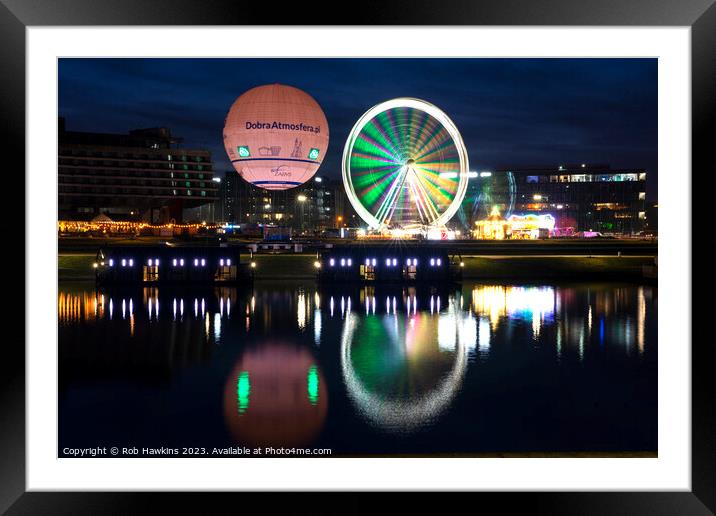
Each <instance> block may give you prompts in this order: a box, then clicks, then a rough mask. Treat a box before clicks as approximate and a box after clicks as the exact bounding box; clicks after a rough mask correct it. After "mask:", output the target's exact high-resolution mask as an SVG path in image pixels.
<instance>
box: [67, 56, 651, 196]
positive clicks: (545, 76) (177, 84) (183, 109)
mask: <svg viewBox="0 0 716 516" xmlns="http://www.w3.org/2000/svg"><path fill="white" fill-rule="evenodd" d="M275 82H279V83H282V84H288V85H291V86H295V87H297V88H300V89H302V90H305V91H306V92H307V93H309V94H310V95H311V96H313V97H314V98H315V99H316V100H317V101H318V103H319V104H320V105H321V107H322V108H323V111H324V112H325V114H326V118H327V119H328V125H329V130H330V143H329V147H328V152H327V154H326V157H325V159H324V161H323V164H322V165H321V168H320V169H319V171H318V174H319V175H324V176H330V177H333V178H339V177H340V159H341V154H342V152H343V145H344V144H345V141H346V138H347V136H348V132H349V131H350V129H351V128H352V127H353V124H354V123H355V122H356V120H357V119H358V118H359V117H360V115H362V114H363V113H364V112H365V111H366V110H367V109H369V108H370V107H372V106H374V105H375V104H378V103H379V102H382V101H384V100H388V99H390V98H394V97H417V98H421V99H423V100H426V101H428V102H431V103H433V104H435V105H437V106H438V107H439V108H441V109H442V110H443V111H445V112H446V113H447V115H448V116H449V117H450V118H452V120H453V121H454V122H455V124H456V125H457V127H458V129H459V130H460V133H461V134H462V137H463V140H464V141H465V145H466V147H467V150H468V155H469V159H470V169H471V170H493V169H503V168H520V167H531V166H555V167H556V166H557V165H559V164H567V163H604V164H610V165H611V166H612V168H632V167H633V168H643V169H645V170H646V171H647V173H648V174H647V178H648V182H647V187H648V188H647V197H648V198H649V199H650V200H656V198H657V190H656V185H657V181H656V179H657V173H658V170H657V164H658V163H657V60H656V59H60V60H59V115H60V116H64V117H65V118H66V123H67V129H68V130H74V131H98V132H118V133H126V132H127V131H129V130H130V129H138V128H145V127H158V126H165V127H169V128H170V129H171V130H172V134H174V135H175V136H180V137H183V138H184V145H185V146H186V147H199V148H208V149H209V150H210V151H211V153H212V157H213V159H214V162H215V164H216V170H217V171H218V175H223V172H224V171H227V170H232V168H231V164H230V163H229V161H228V159H227V157H226V153H225V151H224V147H223V137H222V130H223V125H224V118H225V116H226V113H227V111H228V110H229V107H230V106H231V104H232V103H233V102H234V100H235V99H236V98H237V97H238V96H239V95H241V94H242V93H243V92H244V91H246V90H248V89H249V88H252V87H254V86H259V85H261V84H267V83H275Z"/></svg>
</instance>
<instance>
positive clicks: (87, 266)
mask: <svg viewBox="0 0 716 516" xmlns="http://www.w3.org/2000/svg"><path fill="white" fill-rule="evenodd" d="M94 257H95V255H94V254H84V253H60V254H59V255H58V260H57V265H58V281H59V282H66V281H93V280H94V279H95V276H94V272H93V269H92V263H93V262H94ZM249 259H250V257H249V254H245V255H244V254H242V256H241V260H242V262H247V261H249ZM253 260H254V261H255V262H256V264H257V267H256V271H255V276H254V281H257V282H260V281H264V280H266V281H270V280H291V279H295V280H311V279H315V278H316V273H315V268H314V265H313V262H314V260H315V254H314V253H310V254H308V253H300V254H299V253H296V254H256V255H254V256H253ZM462 260H463V262H464V263H465V267H464V269H463V277H462V279H463V280H466V281H471V280H521V281H524V280H534V281H545V280H546V281H553V280H570V281H628V282H641V283H653V284H656V283H657V273H656V266H655V265H654V256H646V255H641V256H614V255H594V256H580V255H509V256H508V255H499V256H497V255H463V256H462ZM284 271H291V273H290V274H287V273H285V272H284Z"/></svg>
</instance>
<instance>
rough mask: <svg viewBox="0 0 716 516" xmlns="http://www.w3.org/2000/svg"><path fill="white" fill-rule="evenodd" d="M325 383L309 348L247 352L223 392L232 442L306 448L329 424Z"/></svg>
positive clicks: (271, 346)
mask: <svg viewBox="0 0 716 516" xmlns="http://www.w3.org/2000/svg"><path fill="white" fill-rule="evenodd" d="M327 408H328V393H327V392H326V382H325V380H324V378H323V375H322V374H321V371H320V369H319V368H318V366H317V364H316V361H315V359H314V357H313V356H312V355H311V353H310V352H309V351H308V350H306V349H305V348H301V347H297V346H294V345H291V344H287V343H283V342H267V343H265V344H263V345H261V346H260V347H258V348H254V349H249V350H247V351H245V352H244V353H243V355H242V356H241V358H240V359H239V360H238V362H237V363H236V365H235V366H234V368H233V370H232V372H231V374H230V375H229V378H228V379H227V381H226V385H225V388H224V419H225V421H226V424H227V426H228V428H229V432H230V433H231V435H232V437H233V438H234V439H235V440H236V441H238V442H240V443H242V444H246V445H250V446H284V447H287V446H303V445H308V444H310V443H311V442H312V441H313V440H314V439H315V438H316V437H317V436H318V434H319V433H320V431H321V429H322V428H323V424H324V422H325V419H326V412H327Z"/></svg>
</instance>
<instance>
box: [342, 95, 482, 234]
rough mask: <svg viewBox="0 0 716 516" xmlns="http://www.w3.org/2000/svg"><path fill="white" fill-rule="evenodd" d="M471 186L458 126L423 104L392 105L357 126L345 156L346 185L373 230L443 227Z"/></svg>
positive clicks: (409, 101) (406, 100) (398, 102)
mask: <svg viewBox="0 0 716 516" xmlns="http://www.w3.org/2000/svg"><path fill="white" fill-rule="evenodd" d="M467 182H468V160H467V151H466V150H465V144H464V143H463V141H462V137H461V136H460V133H459V131H458V130H457V127H456V126H455V124H454V123H453V122H452V120H450V118H448V116H447V115H446V114H445V113H443V112H442V111H441V110H440V109H438V108H437V107H436V106H434V105H432V104H430V103H428V102H425V101H423V100H419V99H412V98H398V99H392V100H388V101H386V102H383V103H381V104H378V105H377V106H374V107H372V108H371V109H369V110H368V111H367V112H366V113H365V114H364V115H363V116H362V117H361V118H360V119H359V120H358V122H357V123H356V124H355V126H354V127H353V130H352V131H351V133H350V135H349V136H348V141H347V142H346V146H345V149H344V150H343V183H344V185H345V187H346V192H347V193H348V198H349V199H350V202H351V204H352V205H353V207H354V208H355V210H356V211H357V212H358V214H359V215H360V216H361V218H362V219H363V220H364V221H365V222H366V223H367V224H368V225H369V227H371V228H375V229H378V228H391V229H392V228H410V227H416V226H433V227H436V226H437V227H440V226H444V225H445V224H446V223H447V222H448V221H449V220H450V218H451V217H452V216H453V215H454V214H455V212H456V211H457V210H458V209H459V207H460V203H461V202H462V200H463V198H464V197H465V191H466V189H467Z"/></svg>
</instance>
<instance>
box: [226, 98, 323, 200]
mask: <svg viewBox="0 0 716 516" xmlns="http://www.w3.org/2000/svg"><path fill="white" fill-rule="evenodd" d="M224 147H225V148H226V153H227V154H228V156H229V159H230V160H231V163H232V164H233V165H234V168H235V169H236V171H237V172H238V173H239V175H241V177H243V178H244V179H245V180H246V181H248V182H250V183H252V184H254V185H256V186H259V187H261V188H265V189H267V190H285V189H287V188H294V187H296V186H299V185H301V184H303V183H305V182H306V181H308V180H309V179H311V177H313V175H314V174H315V173H316V171H317V170H318V167H320V166H321V162H322V161H323V158H324V156H325V155H326V151H327V150H328V122H327V121H326V115H324V114H323V110H322V109H321V106H319V105H318V103H317V102H316V101H315V100H314V99H313V97H311V96H310V95H309V94H308V93H306V92H304V91H302V90H299V89H298V88H294V87H292V86H286V85H284V84H267V85H264V86H257V87H256V88H252V89H250V90H249V91H247V92H245V93H244V94H243V95H241V96H240V97H239V98H237V99H236V101H235V102H234V103H233V104H232V106H231V109H230V110H229V113H228V115H227V116H226V122H225V124H224Z"/></svg>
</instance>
